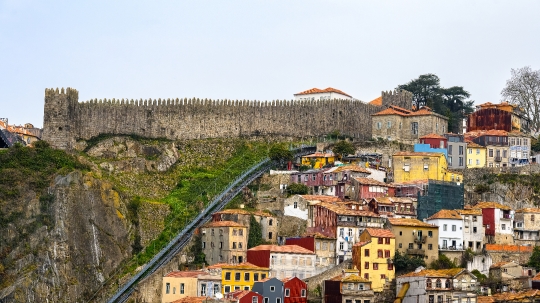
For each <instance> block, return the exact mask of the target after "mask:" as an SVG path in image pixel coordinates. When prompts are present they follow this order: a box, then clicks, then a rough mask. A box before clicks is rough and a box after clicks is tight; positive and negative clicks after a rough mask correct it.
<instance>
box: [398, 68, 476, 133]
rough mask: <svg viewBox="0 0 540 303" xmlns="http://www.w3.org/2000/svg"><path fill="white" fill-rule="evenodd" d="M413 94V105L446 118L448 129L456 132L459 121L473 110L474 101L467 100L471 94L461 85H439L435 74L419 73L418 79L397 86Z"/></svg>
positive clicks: (459, 125) (439, 82)
mask: <svg viewBox="0 0 540 303" xmlns="http://www.w3.org/2000/svg"><path fill="white" fill-rule="evenodd" d="M397 89H400V90H401V89H403V90H406V91H409V92H411V93H412V94H413V105H414V106H415V107H416V108H417V109H419V108H420V107H422V106H428V107H430V108H432V109H433V111H434V112H436V113H438V114H441V115H443V116H446V117H447V118H448V131H451V132H455V133H458V132H459V130H460V127H461V121H462V120H463V119H464V118H465V117H466V116H467V115H468V114H470V113H472V112H473V104H474V101H472V100H467V98H469V97H470V96H471V95H470V94H469V92H468V91H466V90H465V89H464V88H463V87H462V86H452V87H449V88H444V87H441V81H440V79H439V77H437V75H435V74H425V75H420V77H418V79H414V80H411V81H410V82H408V83H406V84H401V85H398V86H397Z"/></svg>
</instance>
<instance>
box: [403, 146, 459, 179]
mask: <svg viewBox="0 0 540 303" xmlns="http://www.w3.org/2000/svg"><path fill="white" fill-rule="evenodd" d="M392 162H393V165H392V169H393V172H394V182H395V183H403V182H409V181H417V180H425V179H430V180H438V181H452V182H462V181H463V175H462V174H461V173H458V172H454V171H451V170H449V168H448V163H447V162H446V157H445V156H444V154H442V153H426V152H424V153H415V152H398V153H395V154H394V155H393V156H392Z"/></svg>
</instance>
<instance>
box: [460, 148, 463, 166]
mask: <svg viewBox="0 0 540 303" xmlns="http://www.w3.org/2000/svg"><path fill="white" fill-rule="evenodd" d="M460 147H461V146H460ZM459 166H463V157H459Z"/></svg>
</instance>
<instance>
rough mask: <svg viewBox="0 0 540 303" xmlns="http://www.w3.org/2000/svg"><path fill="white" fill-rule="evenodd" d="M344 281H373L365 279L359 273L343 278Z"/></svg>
mask: <svg viewBox="0 0 540 303" xmlns="http://www.w3.org/2000/svg"><path fill="white" fill-rule="evenodd" d="M341 281H342V282H353V283H354V282H363V283H371V282H370V281H369V280H367V279H364V278H362V277H360V276H358V275H350V276H347V277H345V278H343V279H341Z"/></svg>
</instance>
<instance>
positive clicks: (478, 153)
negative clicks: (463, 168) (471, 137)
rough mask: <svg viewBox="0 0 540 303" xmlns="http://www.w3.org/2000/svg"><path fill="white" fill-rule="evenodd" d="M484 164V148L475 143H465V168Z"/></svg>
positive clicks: (483, 165)
mask: <svg viewBox="0 0 540 303" xmlns="http://www.w3.org/2000/svg"><path fill="white" fill-rule="evenodd" d="M485 166H486V148H485V147H484V146H481V145H478V144H476V143H468V144H467V168H476V167H485Z"/></svg>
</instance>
